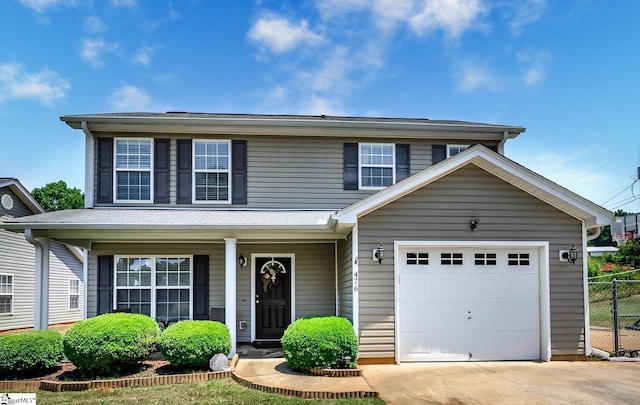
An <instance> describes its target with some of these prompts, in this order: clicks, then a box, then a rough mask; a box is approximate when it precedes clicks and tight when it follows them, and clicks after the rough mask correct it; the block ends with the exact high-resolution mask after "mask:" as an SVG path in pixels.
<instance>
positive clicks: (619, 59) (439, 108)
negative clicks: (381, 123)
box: [0, 0, 640, 212]
mask: <svg viewBox="0 0 640 405" xmlns="http://www.w3.org/2000/svg"><path fill="white" fill-rule="evenodd" d="M639 17H640V2H638V1H634V0H621V1H617V2H611V1H610V0H576V1H573V0H514V1H509V0H300V1H267V0H255V1H241V0H184V1H180V0H174V1H164V0H147V1H143V0H93V1H91V0H2V1H0V21H1V23H0V38H2V40H1V41H0V140H1V143H0V177H17V178H18V179H20V181H21V182H22V183H23V184H24V185H25V186H26V187H27V188H28V189H29V190H31V189H33V188H34V187H41V186H43V185H45V184H47V183H49V182H52V181H57V180H65V181H66V182H67V183H68V184H69V185H70V186H73V187H78V188H83V185H84V179H83V177H84V136H83V135H82V132H81V131H74V130H72V129H71V128H69V127H67V126H66V125H65V124H63V123H61V122H60V121H59V116H61V115H67V114H84V113H102V112H125V111H127V112H128V111H158V112H165V111H197V112H222V113H266V114H315V115H319V114H322V113H325V114H328V115H353V116H384V117H426V118H430V119H455V120H466V121H479V122H488V123H498V124H507V125H520V126H524V127H526V128H527V131H526V132H525V133H523V134H522V135H520V136H519V137H518V138H516V139H515V140H511V141H509V142H507V144H506V151H505V152H506V155H507V156H508V157H509V158H511V159H513V160H515V161H516V162H518V163H520V164H522V165H524V166H526V167H528V168H530V169H532V170H534V171H536V172H538V173H540V174H541V175H543V176H545V177H547V178H549V179H551V180H552V181H554V182H556V183H558V184H560V185H562V186H564V187H567V188H569V189H570V190H572V191H574V192H576V193H578V194H580V195H582V196H584V197H586V198H588V199H590V200H592V201H594V202H595V203H598V204H601V205H603V206H604V207H605V208H608V209H611V210H616V209H619V208H621V209H624V210H626V211H630V212H639V211H640V199H639V197H640V182H636V180H637V178H638V171H637V168H638V166H640V130H639V129H638V122H637V118H638V116H639V115H640V111H639V109H640V99H639V98H640V95H639V94H640V84H639V83H640V80H639V75H640V24H638V18H639Z"/></svg>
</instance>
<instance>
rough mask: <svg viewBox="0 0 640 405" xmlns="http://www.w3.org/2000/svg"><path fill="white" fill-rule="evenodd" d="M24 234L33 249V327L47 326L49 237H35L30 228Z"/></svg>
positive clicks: (42, 327)
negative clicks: (34, 250)
mask: <svg viewBox="0 0 640 405" xmlns="http://www.w3.org/2000/svg"><path fill="white" fill-rule="evenodd" d="M24 236H25V238H26V239H27V241H28V242H29V243H31V244H32V245H33V246H34V247H35V249H36V252H35V261H36V263H35V279H34V290H35V291H34V308H33V310H34V313H33V329H35V330H44V329H48V328H49V238H35V237H34V236H33V232H32V230H31V229H25V230H24Z"/></svg>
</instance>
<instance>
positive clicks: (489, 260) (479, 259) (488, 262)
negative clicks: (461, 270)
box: [473, 252, 498, 266]
mask: <svg viewBox="0 0 640 405" xmlns="http://www.w3.org/2000/svg"><path fill="white" fill-rule="evenodd" d="M473 264H475V265H476V266H497V265H498V254H497V253H488V252H487V253H484V252H476V253H474V254H473Z"/></svg>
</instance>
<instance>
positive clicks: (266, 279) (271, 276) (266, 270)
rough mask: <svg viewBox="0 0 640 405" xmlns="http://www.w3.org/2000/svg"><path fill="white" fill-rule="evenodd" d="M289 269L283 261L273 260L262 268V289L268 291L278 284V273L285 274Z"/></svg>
mask: <svg viewBox="0 0 640 405" xmlns="http://www.w3.org/2000/svg"><path fill="white" fill-rule="evenodd" d="M286 272H287V270H286V269H285V268H284V266H283V265H282V263H280V262H277V261H275V260H271V261H270V262H267V263H265V264H264V266H262V269H260V274H261V275H262V276H261V279H262V291H264V292H267V291H269V289H271V287H273V286H276V285H278V274H285V273H286Z"/></svg>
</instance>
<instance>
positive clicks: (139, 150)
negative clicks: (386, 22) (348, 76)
mask: <svg viewBox="0 0 640 405" xmlns="http://www.w3.org/2000/svg"><path fill="white" fill-rule="evenodd" d="M61 120H62V121H63V122H66V123H67V124H68V125H70V126H71V127H72V128H75V129H81V130H82V131H83V134H84V137H85V140H86V162H87V165H86V185H85V195H86V205H87V209H84V210H72V211H58V212H51V213H47V214H40V215H33V216H28V217H23V218H16V219H14V220H11V221H8V222H6V223H4V224H2V225H1V226H3V227H5V228H7V229H12V230H15V231H20V230H24V231H25V232H34V233H37V234H38V235H41V236H43V237H45V236H47V237H49V238H51V239H53V240H58V241H61V242H65V243H70V244H73V245H75V246H79V247H82V248H86V249H88V250H89V253H88V280H87V292H88V298H87V306H88V315H89V316H95V315H97V314H101V313H105V312H110V311H113V310H131V311H133V312H141V313H145V314H148V315H150V316H152V317H153V318H155V319H156V320H157V321H158V322H160V323H161V324H162V325H165V326H166V325H168V324H169V323H171V322H175V321H176V320H179V319H189V318H192V319H217V320H221V321H223V322H225V323H226V324H227V325H228V327H229V329H230V331H231V335H232V338H233V343H234V351H235V345H236V343H238V342H253V343H261V342H271V341H274V340H278V339H279V338H280V337H281V336H282V333H283V331H284V329H285V328H286V327H287V325H288V324H289V323H291V322H292V321H293V320H295V319H297V318H301V317H304V316H311V315H334V314H335V315H340V316H344V317H347V318H348V319H350V320H351V321H352V322H353V324H354V328H355V330H356V331H357V334H358V337H359V339H360V363H361V364H364V363H393V362H402V361H431V360H465V361H467V360H516V359H541V360H550V359H551V358H552V357H553V358H554V359H563V358H565V359H566V358H569V359H573V358H584V357H585V355H586V354H588V353H589V351H590V348H589V333H588V327H589V320H588V306H587V304H588V299H587V292H586V288H585V285H586V274H587V270H586V261H585V260H584V257H585V256H586V255H585V254H584V253H583V252H585V251H586V233H587V229H590V228H598V227H600V226H603V225H608V224H610V223H611V220H612V218H613V214H612V213H611V212H609V211H607V210H605V209H603V208H601V207H599V206H597V205H595V204H593V203H591V202H589V201H587V200H585V199H584V198H582V197H580V196H578V195H576V194H574V193H572V192H570V191H568V190H566V189H564V188H562V187H560V186H558V185H557V184H555V183H553V182H551V181H549V180H547V179H545V178H543V177H541V176H539V175H538V174H536V173H534V172H532V171H530V170H528V169H526V168H525V167H523V166H521V165H519V164H517V163H515V162H513V161H511V160H509V159H507V158H506V157H504V156H503V151H504V144H505V142H507V141H508V140H510V139H513V138H516V137H517V136H518V135H519V134H520V133H522V132H524V130H525V129H524V128H523V127H518V126H505V125H491V124H481V123H472V122H459V121H434V120H428V119H401V118H363V117H328V116H324V115H323V116H273V115H241V114H239V115H233V114H191V113H166V114H161V113H158V114H156V113H130V114H127V113H122V114H117V113H116V114H96V115H72V116H63V117H61ZM574 246H575V249H574V250H573V252H575V253H577V260H575V261H574V263H570V262H569V261H568V260H567V258H566V256H567V255H568V254H569V253H571V254H573V252H571V248H572V247H574ZM576 251H577V252H576Z"/></svg>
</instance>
